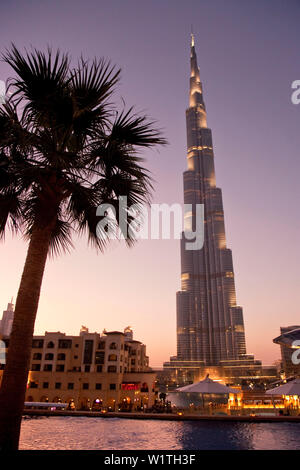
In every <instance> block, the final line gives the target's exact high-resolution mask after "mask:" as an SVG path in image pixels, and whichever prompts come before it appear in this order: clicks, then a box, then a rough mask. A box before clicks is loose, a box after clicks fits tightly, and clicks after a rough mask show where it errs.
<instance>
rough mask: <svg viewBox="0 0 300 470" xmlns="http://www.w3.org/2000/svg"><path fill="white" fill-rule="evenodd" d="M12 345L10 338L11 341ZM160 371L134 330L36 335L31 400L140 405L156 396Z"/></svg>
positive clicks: (84, 405) (83, 406)
mask: <svg viewBox="0 0 300 470" xmlns="http://www.w3.org/2000/svg"><path fill="white" fill-rule="evenodd" d="M7 342H8V347H9V339H8V340H7ZM155 377H156V374H155V372H152V371H151V369H150V367H149V358H148V356H147V355H146V346H145V345H144V344H142V343H141V342H140V341H136V340H134V339H133V335H132V330H131V329H130V328H126V329H125V330H124V332H120V331H105V330H104V331H103V334H102V335H100V334H99V333H90V332H89V330H88V329H87V328H86V327H82V328H81V331H80V335H79V336H67V335H66V334H65V333H60V332H55V333H52V332H46V333H45V335H43V336H34V337H33V341H32V353H31V366H30V373H29V376H28V384H27V393H26V401H29V402H30V401H34V402H40V401H42V402H45V401H49V402H63V403H69V404H70V407H75V408H76V409H102V408H107V409H111V410H115V411H117V410H131V409H132V410H139V409H145V408H147V407H151V406H152V405H153V404H154V401H155V394H156V391H155Z"/></svg>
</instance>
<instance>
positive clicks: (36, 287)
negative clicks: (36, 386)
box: [0, 221, 54, 450]
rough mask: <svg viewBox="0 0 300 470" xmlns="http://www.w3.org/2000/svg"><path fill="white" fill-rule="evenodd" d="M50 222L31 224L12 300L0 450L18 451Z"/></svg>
mask: <svg viewBox="0 0 300 470" xmlns="http://www.w3.org/2000/svg"><path fill="white" fill-rule="evenodd" d="M53 227H54V222H52V221H51V223H48V224H47V225H46V226H44V227H41V226H39V224H38V223H35V225H34V227H33V230H32V235H31V239H30V243H29V247H28V251H27V256H26V261H25V265H24V269H23V274H22V278H21V283H20V287H19V291H18V296H17V300H16V308H15V313H14V321H13V327H12V332H11V336H10V339H9V347H8V355H7V360H6V365H5V370H4V375H3V379H2V384H1V388H0V450H16V449H18V444H19V437H20V427H21V419H22V414H23V409H24V401H25V393H26V387H27V380H28V372H29V367H30V356H31V347H32V336H33V330H34V322H35V317H36V313H37V308H38V303H39V297H40V290H41V285H42V280H43V274H44V269H45V264H46V260H47V254H48V250H49V243H50V239H51V234H52V231H53Z"/></svg>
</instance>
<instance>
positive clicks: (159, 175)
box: [0, 0, 300, 366]
mask: <svg viewBox="0 0 300 470" xmlns="http://www.w3.org/2000/svg"><path fill="white" fill-rule="evenodd" d="M299 22H300V3H299V1H298V0H289V1H286V0H282V1H279V0H251V1H248V0H247V1H246V0H226V1H225V0H223V1H221V0H209V1H208V0H186V1H185V2H183V1H180V2H179V1H174V0H149V1H148V2H146V1H144V0H139V1H134V0H126V1H124V0H123V1H121V0H112V1H111V2H104V1H102V0H85V1H82V0H81V1H78V0H59V1H58V0H52V1H48V2H47V1H43V2H41V1H40V0H39V1H37V0H28V1H26V2H23V1H16V0H9V1H8V0H2V2H1V29H0V49H1V51H2V52H3V51H4V50H5V48H6V47H8V46H9V45H10V43H11V42H14V43H16V45H17V46H19V47H23V46H26V47H29V46H30V45H33V46H35V47H37V48H45V47H46V46H47V45H51V46H52V47H54V48H55V47H59V48H60V49H62V50H63V51H70V53H71V55H72V57H73V58H74V60H76V59H77V58H78V57H79V56H80V55H81V54H83V56H84V57H86V58H93V57H94V56H97V57H101V56H104V57H107V58H110V59H111V61H112V63H115V64H117V65H118V66H120V67H121V68H122V79H121V84H120V87H119V89H118V92H117V94H116V100H117V103H120V106H121V103H122V101H121V98H124V100H125V102H126V103H127V104H128V106H129V105H135V106H136V109H137V110H138V111H141V110H142V111H145V112H146V113H147V114H149V115H150V116H152V117H153V118H155V119H157V121H158V123H159V125H160V126H161V127H162V128H163V129H164V133H165V136H166V137H167V139H168V141H169V142H170V145H169V146H168V147H166V148H163V149H161V150H160V152H159V153H158V152H157V151H148V152H145V157H146V158H147V166H148V168H149V169H151V171H152V172H153V175H154V178H155V181H156V183H155V194H154V202H160V203H162V202H167V203H174V202H180V203H181V202H182V200H183V194H182V172H183V171H184V170H185V169H186V134H185V109H186V107H187V106H188V74H189V34H190V30H191V24H193V30H194V33H195V38H196V49H197V54H198V63H199V65H200V76H201V80H202V82H203V88H204V98H205V102H206V107H207V115H208V126H209V127H211V129H212V132H213V141H214V149H215V164H216V177H217V185H218V186H220V187H221V188H222V190H223V201H224V210H225V224H226V235H227V244H228V246H229V247H230V248H232V250H233V260H234V268H235V274H236V289H237V302H238V304H239V305H242V306H243V307H244V317H245V324H246V338H247V347H248V352H252V353H254V354H255V355H256V357H257V358H258V359H262V360H263V361H264V362H266V363H271V362H272V361H273V360H275V359H277V358H278V357H279V356H280V352H279V349H278V346H275V345H274V344H273V343H272V339H273V338H274V337H275V336H277V335H278V333H279V327H280V326H283V325H289V324H300V315H299V291H300V283H299V266H300V254H299V253H300V250H299V231H300V230H299V229H300V223H299V206H298V201H299V196H300V189H299V188H300V185H299V174H300V163H299V148H300V138H299V124H300V105H298V106H295V105H293V104H292V103H291V98H290V96H291V83H292V81H294V80H296V79H300V60H299V35H300V34H299ZM10 74H11V72H10V70H9V68H8V67H7V66H6V65H5V64H3V63H0V79H2V80H5V79H6V78H7V77H8V76H10ZM25 250H26V245H25V243H24V242H23V241H21V240H20V239H17V238H15V239H11V238H10V236H7V238H6V243H5V244H1V245H0V256H1V268H2V269H1V282H0V307H3V308H5V307H6V304H7V302H8V300H9V299H10V297H11V296H12V295H13V296H16V293H17V289H18V284H19V280H20V275H21V272H22V267H23V263H24V259H25V253H26V251H25ZM179 288H180V253H179V241H177V240H175V241H174V240H171V241H164V240H161V241H143V242H140V243H139V244H138V245H136V247H134V248H133V249H130V250H128V249H127V248H125V246H124V245H123V244H117V245H114V246H111V247H110V248H109V250H108V251H107V252H106V253H105V254H104V255H96V253H95V251H93V250H92V249H90V248H86V243H85V239H82V240H80V241H78V242H77V241H76V250H74V251H73V252H72V253H71V255H67V256H63V257H61V258H59V259H56V260H54V261H52V260H51V261H50V262H49V263H48V265H47V269H46V274H45V278H44V284H43V289H42V295H41V301H40V307H39V312H38V317H37V322H36V330H35V331H36V333H43V332H44V331H45V330H47V331H58V330H60V331H63V332H66V333H68V334H77V333H78V331H79V328H80V326H81V325H82V324H84V325H86V326H88V327H89V328H90V331H102V329H103V328H106V329H123V328H124V327H125V326H127V325H131V326H132V327H133V329H134V332H135V337H136V338H137V339H140V340H142V341H143V342H145V343H146V344H147V347H148V353H149V355H150V362H151V364H152V365H154V366H158V365H161V364H162V362H163V361H164V360H167V359H168V358H169V355H170V354H171V355H172V354H174V353H176V342H175V292H176V290H178V289H179Z"/></svg>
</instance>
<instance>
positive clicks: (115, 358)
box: [108, 354, 118, 361]
mask: <svg viewBox="0 0 300 470" xmlns="http://www.w3.org/2000/svg"><path fill="white" fill-rule="evenodd" d="M108 360H109V361H117V360H118V356H117V355H116V354H110V355H109V356H108Z"/></svg>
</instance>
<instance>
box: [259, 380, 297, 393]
mask: <svg viewBox="0 0 300 470" xmlns="http://www.w3.org/2000/svg"><path fill="white" fill-rule="evenodd" d="M266 394H268V395H298V396H300V379H295V380H291V381H290V382H287V383H286V384H284V385H280V386H279V387H275V388H271V389H270V390H267V391H266Z"/></svg>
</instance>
